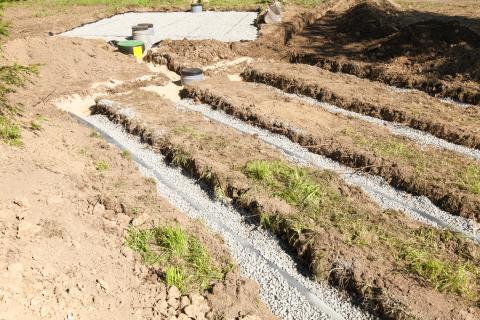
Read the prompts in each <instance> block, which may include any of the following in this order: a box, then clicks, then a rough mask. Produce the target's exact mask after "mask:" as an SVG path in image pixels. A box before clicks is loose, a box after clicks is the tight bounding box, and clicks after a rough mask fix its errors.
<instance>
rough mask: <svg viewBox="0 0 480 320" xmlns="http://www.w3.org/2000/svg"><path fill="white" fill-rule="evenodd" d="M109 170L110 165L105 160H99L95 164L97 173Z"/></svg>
mask: <svg viewBox="0 0 480 320" xmlns="http://www.w3.org/2000/svg"><path fill="white" fill-rule="evenodd" d="M109 168H110V165H109V164H108V162H106V161H105V160H100V161H98V162H97V163H96V164H95V169H97V171H106V170H108V169H109Z"/></svg>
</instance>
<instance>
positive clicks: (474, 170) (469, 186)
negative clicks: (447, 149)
mask: <svg viewBox="0 0 480 320" xmlns="http://www.w3.org/2000/svg"><path fill="white" fill-rule="evenodd" d="M460 186H461V187H462V188H463V189H466V190H468V191H470V192H472V193H473V194H480V166H478V165H474V164H471V165H469V166H468V167H467V168H466V170H465V173H464V174H463V177H462V181H461V183H460Z"/></svg>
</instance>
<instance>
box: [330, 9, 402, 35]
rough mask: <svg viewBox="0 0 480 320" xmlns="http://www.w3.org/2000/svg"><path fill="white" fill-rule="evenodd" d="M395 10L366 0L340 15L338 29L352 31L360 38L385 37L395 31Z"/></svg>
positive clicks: (345, 31) (346, 31)
mask: <svg viewBox="0 0 480 320" xmlns="http://www.w3.org/2000/svg"><path fill="white" fill-rule="evenodd" d="M395 17H396V14H395V11H389V10H388V9H387V10H386V8H385V7H384V6H383V7H382V6H381V5H379V4H377V3H375V2H373V1H364V2H361V3H360V4H358V5H356V6H353V7H352V8H350V9H349V10H348V11H347V12H345V14H343V15H342V16H340V17H338V19H337V22H336V23H337V27H336V30H337V31H338V32H341V33H351V32H352V31H353V32H354V34H355V35H356V36H358V37H359V38H360V39H374V38H379V37H385V36H387V35H389V34H391V33H393V32H395V31H397V28H396V26H395Z"/></svg>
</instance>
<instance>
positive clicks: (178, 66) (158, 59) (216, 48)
mask: <svg viewBox="0 0 480 320" xmlns="http://www.w3.org/2000/svg"><path fill="white" fill-rule="evenodd" d="M235 57H236V54H235V52H233V51H232V49H231V48H230V45H229V44H228V43H225V42H221V41H218V40H186V39H185V40H165V41H162V42H160V44H159V46H158V48H155V49H153V50H152V51H150V52H149V53H148V55H147V57H146V60H147V61H150V62H153V63H155V64H164V65H166V66H167V67H168V68H169V69H170V70H171V71H174V72H177V73H180V71H181V70H182V69H183V68H204V67H206V66H209V65H212V64H215V63H218V62H221V61H229V60H232V59H234V58H235Z"/></svg>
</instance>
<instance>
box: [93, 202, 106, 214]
mask: <svg viewBox="0 0 480 320" xmlns="http://www.w3.org/2000/svg"><path fill="white" fill-rule="evenodd" d="M104 212H105V206H104V205H103V204H100V203H97V204H96V205H95V207H94V208H93V214H94V215H98V216H101V215H103V213H104Z"/></svg>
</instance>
